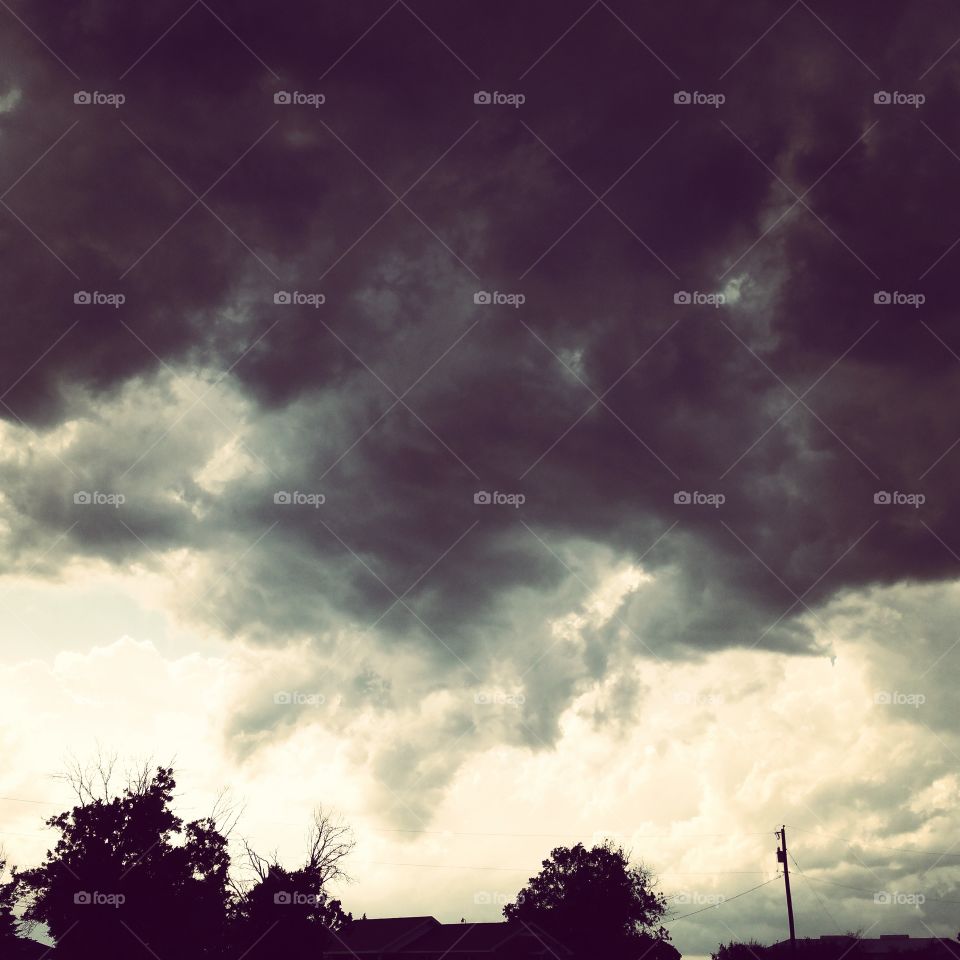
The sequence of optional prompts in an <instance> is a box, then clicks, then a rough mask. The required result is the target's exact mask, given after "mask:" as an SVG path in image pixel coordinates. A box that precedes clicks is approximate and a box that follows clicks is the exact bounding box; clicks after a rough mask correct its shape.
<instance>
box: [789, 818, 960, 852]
mask: <svg viewBox="0 0 960 960" xmlns="http://www.w3.org/2000/svg"><path fill="white" fill-rule="evenodd" d="M787 826H788V827H790V829H791V830H799V831H800V832H801V833H808V834H810V835H811V836H814V837H830V838H832V839H833V840H842V841H843V842H844V843H847V844H849V845H850V846H851V847H875V848H876V849H878V850H896V851H897V852H898V853H912V854H914V855H915V856H923V857H960V852H957V851H954V852H952V853H951V852H950V851H949V850H946V851H944V850H911V849H909V848H908V847H890V846H887V845H885V844H882V843H863V842H862V841H860V840H851V839H850V838H849V837H841V836H839V835H838V834H836V833H824V832H823V831H817V830H805V829H804V828H803V827H796V826H794V825H793V824H790V823H788V824H787Z"/></svg>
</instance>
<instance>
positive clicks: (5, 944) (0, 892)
mask: <svg viewBox="0 0 960 960" xmlns="http://www.w3.org/2000/svg"><path fill="white" fill-rule="evenodd" d="M6 872H7V859H6V856H5V854H4V852H3V851H2V850H0V956H7V955H8V953H9V954H11V955H12V953H13V949H12V948H13V947H14V946H15V941H16V940H17V939H19V938H18V937H17V927H18V923H17V918H16V916H15V914H14V912H13V908H14V907H15V906H16V903H17V881H16V879H15V878H12V877H11V878H8V879H6V880H4V876H5V875H6Z"/></svg>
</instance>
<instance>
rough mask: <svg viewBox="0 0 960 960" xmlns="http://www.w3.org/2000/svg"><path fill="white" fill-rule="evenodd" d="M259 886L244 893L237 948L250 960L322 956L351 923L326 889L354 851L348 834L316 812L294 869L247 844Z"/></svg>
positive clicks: (236, 930)
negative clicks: (299, 864) (303, 852)
mask: <svg viewBox="0 0 960 960" xmlns="http://www.w3.org/2000/svg"><path fill="white" fill-rule="evenodd" d="M245 847H246V853H247V860H248V862H249V865H250V868H251V869H252V871H253V874H254V877H255V882H254V883H253V885H252V886H251V887H250V888H249V889H248V890H246V891H242V892H241V895H240V897H239V898H238V901H237V903H236V907H235V910H234V921H235V923H234V930H233V943H234V947H235V949H236V952H237V953H238V954H240V953H243V954H244V956H245V957H246V958H248V960H261V958H263V960H266V958H273V957H278V956H290V955H293V954H294V952H297V953H300V952H304V951H306V953H307V954H308V955H309V956H322V955H323V951H324V950H325V949H326V948H327V947H329V946H330V945H332V943H334V942H335V938H336V934H337V933H338V932H339V931H340V930H341V929H342V928H343V926H344V924H346V923H348V922H349V921H350V919H351V917H350V915H349V914H346V913H344V912H343V909H342V907H341V904H340V901H339V900H335V899H332V898H331V897H330V896H329V894H328V893H327V890H326V886H327V884H328V883H330V882H331V881H333V880H336V879H343V878H345V877H346V875H345V874H344V872H343V869H342V866H341V861H342V860H343V858H344V857H345V856H346V855H347V854H348V853H349V852H350V850H351V849H352V848H353V840H352V838H351V834H350V831H349V829H348V828H347V827H346V826H344V824H343V823H342V822H341V821H339V820H337V819H335V818H334V817H333V816H332V815H331V814H329V813H328V812H327V811H325V810H323V809H322V808H319V809H318V810H316V811H315V813H314V818H313V826H312V828H311V830H310V833H309V834H308V837H307V859H306V862H305V863H304V865H303V866H302V867H300V868H298V869H296V870H288V869H286V868H284V867H283V866H281V864H280V863H279V861H278V859H277V857H276V855H274V856H273V857H272V858H269V859H268V858H266V857H262V856H260V855H259V854H258V853H256V852H255V851H254V849H253V848H252V847H251V846H250V844H249V843H245Z"/></svg>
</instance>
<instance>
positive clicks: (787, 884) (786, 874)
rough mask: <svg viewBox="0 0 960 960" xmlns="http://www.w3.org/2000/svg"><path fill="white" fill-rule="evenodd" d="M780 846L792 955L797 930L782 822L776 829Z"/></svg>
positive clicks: (794, 950)
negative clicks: (779, 827) (794, 923)
mask: <svg viewBox="0 0 960 960" xmlns="http://www.w3.org/2000/svg"><path fill="white" fill-rule="evenodd" d="M777 836H778V837H779V839H780V847H779V849H778V850H777V860H779V861H780V863H782V864H783V884H784V887H785V888H786V891H787V920H788V921H789V923H790V950H791V952H792V953H793V955H794V956H796V953H797V931H796V930H795V929H794V926H793V899H792V898H791V896H790V865H789V864H788V863H787V825H786V824H783V826H782V827H781V829H780V830H778V831H777Z"/></svg>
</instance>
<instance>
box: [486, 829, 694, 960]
mask: <svg viewBox="0 0 960 960" xmlns="http://www.w3.org/2000/svg"><path fill="white" fill-rule="evenodd" d="M651 887H652V879H651V877H650V874H649V873H648V872H647V871H646V869H644V868H643V867H642V866H630V862H629V859H628V857H627V855H626V854H625V853H624V852H623V849H622V848H620V847H616V848H614V847H613V846H612V845H611V844H610V843H609V842H608V843H604V844H603V845H601V846H595V847H593V848H592V849H591V850H587V849H586V848H585V847H584V846H583V844H579V843H578V844H577V845H576V846H574V847H557V848H556V849H555V850H553V851H552V852H551V854H550V858H549V859H547V860H544V861H543V868H542V869H541V870H540V872H539V873H538V874H537V875H536V876H535V877H531V878H530V880H529V882H528V884H527V886H526V887H524V889H523V890H521V891H520V893H519V894H517V899H516V901H515V902H513V903H509V904H507V905H506V906H505V907H504V908H503V913H504V916H505V917H506V918H507V921H508V922H509V923H513V924H519V925H523V924H531V923H534V924H537V925H538V926H539V927H541V928H543V929H544V930H545V931H546V932H547V933H549V934H551V935H552V936H554V937H556V938H557V939H558V940H559V941H560V942H561V943H564V944H566V946H568V947H569V948H570V949H571V950H572V951H573V953H574V956H575V957H576V958H577V960H592V958H596V957H604V958H606V960H639V958H640V957H642V956H644V955H645V954H646V955H647V957H648V960H652V958H654V957H656V958H657V960H660V957H667V956H670V955H671V954H676V951H674V949H673V947H671V946H670V945H669V944H668V943H667V941H668V940H669V939H670V937H669V934H668V933H667V931H666V930H665V929H664V927H663V926H661V925H660V920H661V918H662V917H663V915H664V914H665V912H666V908H667V906H666V901H665V899H664V897H663V895H662V894H659V893H656V892H654V891H653V890H652V889H651Z"/></svg>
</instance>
